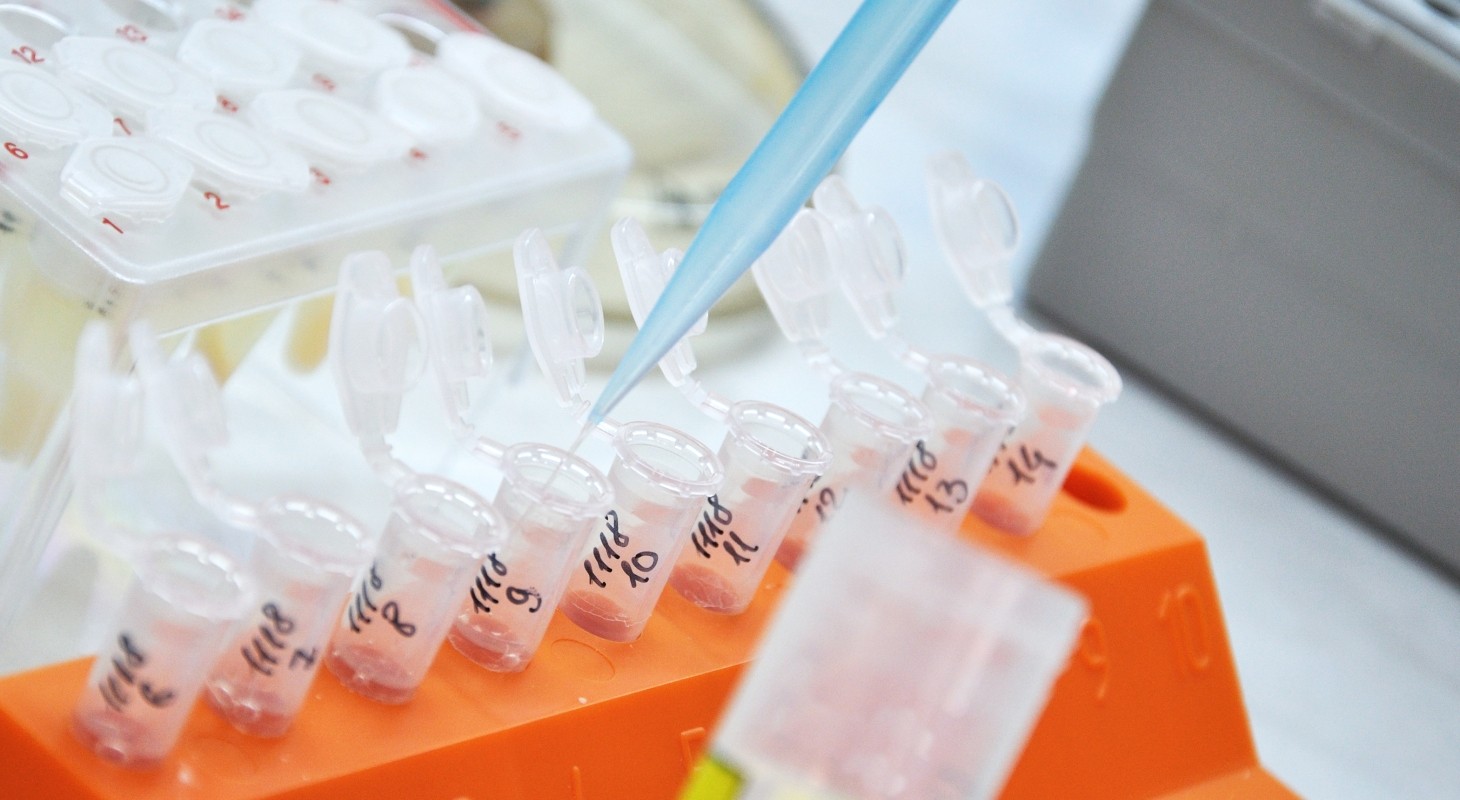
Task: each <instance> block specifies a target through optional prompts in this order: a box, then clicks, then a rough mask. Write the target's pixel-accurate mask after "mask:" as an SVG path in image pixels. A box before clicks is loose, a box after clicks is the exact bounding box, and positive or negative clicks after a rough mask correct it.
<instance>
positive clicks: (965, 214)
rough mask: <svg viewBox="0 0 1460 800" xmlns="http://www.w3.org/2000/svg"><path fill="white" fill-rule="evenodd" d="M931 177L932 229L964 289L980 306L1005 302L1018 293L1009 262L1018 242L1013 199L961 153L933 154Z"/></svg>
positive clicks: (929, 201) (929, 183)
mask: <svg viewBox="0 0 1460 800" xmlns="http://www.w3.org/2000/svg"><path fill="white" fill-rule="evenodd" d="M927 180H928V204H929V205H930V206H931V207H932V212H933V229H934V230H935V231H937V234H938V243H939V244H940V245H942V248H943V255H944V257H946V258H947V259H948V264H949V266H950V267H952V269H953V274H954V276H956V277H957V278H958V283H959V285H961V286H962V287H963V292H964V294H967V295H968V297H969V299H970V300H972V301H973V304H974V305H975V306H977V307H979V308H988V307H990V306H998V305H1007V304H1008V303H1009V302H1010V301H1011V300H1012V299H1013V297H1014V290H1013V286H1012V283H1011V280H1010V277H1009V262H1010V260H1011V259H1012V258H1013V257H1014V249H1015V248H1016V247H1018V245H1019V218H1018V216H1017V215H1016V214H1015V213H1014V204H1013V203H1011V202H1010V201H1009V197H1008V195H1006V194H1005V193H1004V190H1003V189H1002V188H1000V186H999V185H998V184H997V183H995V182H993V181H991V180H988V179H985V178H980V177H978V176H977V175H975V174H974V172H973V169H972V168H971V167H970V166H969V165H968V161H966V160H965V159H964V158H963V156H962V155H961V154H959V153H957V152H953V151H949V152H946V153H942V154H939V155H937V156H934V157H933V158H932V159H930V160H929V161H928V168H927Z"/></svg>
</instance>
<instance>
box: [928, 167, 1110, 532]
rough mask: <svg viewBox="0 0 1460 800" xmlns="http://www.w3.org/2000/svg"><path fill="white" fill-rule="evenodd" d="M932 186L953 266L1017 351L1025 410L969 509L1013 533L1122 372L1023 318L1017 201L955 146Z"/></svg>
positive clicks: (1049, 488)
mask: <svg viewBox="0 0 1460 800" xmlns="http://www.w3.org/2000/svg"><path fill="white" fill-rule="evenodd" d="M927 178H928V196H929V202H930V204H931V206H932V211H933V220H934V223H935V229H936V230H937V232H938V239H939V241H940V242H941V243H942V246H943V252H944V255H945V256H946V257H947V260H948V263H949V266H951V267H952V268H953V273H954V275H955V276H957V278H958V281H959V283H960V284H961V285H962V286H963V289H964V293H965V294H967V295H968V298H969V300H971V301H972V302H973V304H974V306H976V307H977V308H979V309H980V310H982V311H983V312H984V314H985V315H987V317H988V319H989V321H990V322H991V323H993V325H994V327H995V328H996V329H997V330H998V331H999V333H1000V334H1002V335H1003V336H1004V338H1005V339H1007V340H1008V341H1009V343H1010V344H1012V345H1013V346H1014V347H1015V348H1016V349H1017V350H1018V352H1019V384H1020V387H1021V388H1022V389H1023V391H1024V394H1025V396H1026V397H1028V399H1029V413H1028V414H1027V415H1026V416H1025V417H1024V419H1023V420H1021V421H1020V423H1019V425H1018V427H1017V428H1015V429H1014V430H1013V431H1012V432H1011V433H1010V434H1009V436H1008V438H1007V439H1006V440H1005V442H1004V446H1003V447H1002V448H1001V450H1000V453H999V455H998V456H997V457H996V458H995V460H994V465H993V469H992V471H991V472H990V473H989V475H988V477H987V478H986V479H985V480H984V482H983V484H982V486H981V487H980V488H979V491H978V495H977V497H976V499H975V500H974V505H973V510H974V512H975V513H977V514H978V515H979V516H980V517H982V518H983V519H984V520H985V521H987V522H989V523H990V524H992V525H994V526H996V527H998V528H1001V529H1003V530H1006V531H1009V532H1010V533H1019V534H1028V533H1031V532H1033V531H1034V530H1035V529H1036V528H1038V527H1039V525H1040V524H1041V523H1043V521H1044V518H1045V516H1046V515H1047V514H1048V513H1049V508H1050V505H1051V504H1052V503H1053V502H1054V497H1055V494H1056V493H1058V491H1059V488H1060V486H1061V485H1062V484H1063V483H1064V480H1065V476H1066V475H1068V474H1069V471H1070V468H1071V467H1072V466H1073V465H1074V462H1075V456H1076V455H1077V454H1078V453H1079V451H1080V448H1081V447H1082V446H1083V445H1084V443H1085V438H1086V436H1088V434H1089V432H1090V427H1091V426H1092V425H1093V424H1094V423H1095V417H1096V415H1097V414H1098V413H1099V411H1100V407H1101V406H1103V405H1105V404H1107V403H1110V402H1112V401H1114V400H1115V399H1116V398H1117V397H1118V396H1119V395H1120V388H1121V381H1120V375H1119V373H1117V372H1116V370H1115V367H1114V366H1112V365H1111V363H1110V362H1109V361H1107V360H1106V359H1105V358H1104V357H1103V356H1101V355H1100V354H1099V353H1097V352H1095V350H1093V349H1092V348H1090V347H1088V346H1086V345H1084V344H1082V343H1080V342H1077V341H1075V340H1074V339H1070V338H1068V337H1065V336H1059V335H1057V334H1052V333H1044V332H1041V331H1038V330H1036V329H1034V328H1033V327H1031V326H1030V325H1029V324H1028V323H1026V322H1024V321H1023V320H1021V319H1019V317H1018V316H1017V315H1016V314H1015V313H1014V309H1013V306H1012V304H1011V303H1012V300H1013V291H1012V286H1011V281H1010V279H1009V261H1010V259H1011V258H1012V257H1013V254H1014V250H1015V248H1016V247H1017V245H1018V242H1019V225H1018V221H1017V218H1016V216H1015V214H1014V207H1013V204H1012V203H1011V202H1010V201H1009V198H1008V196H1007V195H1005V194H1004V191H1003V190H1002V189H1000V188H999V186H998V184H996V183H994V182H993V181H990V180H987V179H982V178H979V177H978V176H977V175H975V174H974V172H973V170H972V169H971V168H970V167H969V165H968V162H967V161H965V160H964V158H963V157H962V156H961V155H959V154H958V153H953V152H950V153H944V154H941V155H939V156H936V157H934V158H933V159H932V160H931V161H930V162H929V163H928V171H927Z"/></svg>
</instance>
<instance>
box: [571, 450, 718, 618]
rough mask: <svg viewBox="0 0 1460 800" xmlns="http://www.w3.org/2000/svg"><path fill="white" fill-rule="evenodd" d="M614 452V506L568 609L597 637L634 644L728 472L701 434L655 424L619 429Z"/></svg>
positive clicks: (592, 542)
mask: <svg viewBox="0 0 1460 800" xmlns="http://www.w3.org/2000/svg"><path fill="white" fill-rule="evenodd" d="M614 450H615V453H616V458H615V459H614V462H613V465H612V466H610V467H609V470H608V481H609V484H610V485H611V486H612V487H613V496H614V508H613V509H612V510H610V511H609V512H608V513H607V514H606V515H604V520H603V524H602V526H600V530H599V533H598V536H597V537H596V538H593V537H591V536H590V538H589V539H588V542H587V544H585V545H584V547H583V550H582V553H581V555H582V568H581V569H578V570H575V571H573V573H572V577H571V578H570V579H569V582H568V591H567V594H566V595H564V597H563V604H562V612H563V616H565V617H567V618H568V619H570V620H572V621H573V622H575V623H577V625H578V627H580V628H582V629H583V630H586V631H588V632H589V633H592V634H593V635H595V636H600V637H602V638H604V639H609V640H611V641H615V642H632V641H634V640H635V639H637V638H639V635H640V634H641V633H643V631H644V626H645V625H646V624H647V623H648V621H649V615H650V613H652V612H653V610H654V605H655V604H656V603H657V602H658V601H659V595H660V594H661V593H662V592H663V591H664V587H665V586H667V585H668V584H669V580H668V576H669V574H670V571H671V570H672V569H673V565H674V563H675V561H676V560H677V559H678V558H679V554H680V551H681V550H682V549H683V548H684V546H685V543H686V542H687V541H688V540H689V539H688V533H689V529H690V525H691V523H692V521H693V519H694V515H695V513H696V512H698V511H699V510H700V508H702V507H703V505H704V501H705V498H706V497H709V496H710V495H711V494H713V493H714V492H715V491H716V490H717V489H718V488H719V487H720V482H721V481H722V480H723V479H724V477H725V473H724V470H723V469H722V468H721V466H720V462H719V461H718V460H717V459H716V458H715V454H714V453H713V452H711V451H710V449H709V448H707V447H705V446H704V445H703V444H701V443H700V442H699V441H698V440H697V439H694V438H691V437H689V436H686V435H685V434H683V433H680V432H679V431H676V430H674V429H673V428H669V427H666V426H664V425H659V424H657V423H653V422H631V423H627V424H625V425H622V426H620V427H619V429H618V432H617V434H616V435H615V437H614Z"/></svg>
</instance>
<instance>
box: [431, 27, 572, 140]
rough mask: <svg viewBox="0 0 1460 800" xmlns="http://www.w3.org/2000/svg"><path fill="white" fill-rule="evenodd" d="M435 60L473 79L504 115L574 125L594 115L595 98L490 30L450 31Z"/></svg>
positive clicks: (540, 123)
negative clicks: (496, 37)
mask: <svg viewBox="0 0 1460 800" xmlns="http://www.w3.org/2000/svg"><path fill="white" fill-rule="evenodd" d="M436 61H437V63H439V64H440V65H441V66H443V67H445V68H446V69H447V70H448V71H450V72H452V73H454V74H455V75H456V76H457V77H459V78H461V79H462V80H464V81H466V82H467V83H469V84H471V86H472V88H473V89H475V90H476V92H477V96H478V97H480V98H481V100H482V102H483V103H484V104H485V105H486V107H487V109H488V110H489V111H492V112H495V113H497V114H500V115H502V116H503V117H505V118H507V119H508V120H512V121H516V120H522V121H523V122H524V123H527V124H532V125H537V126H539V127H542V128H549V129H554V130H573V129H576V128H580V127H582V126H583V125H586V124H587V123H588V122H589V121H590V120H592V119H593V114H594V111H593V104H592V103H590V102H588V99H587V98H585V97H584V96H583V95H581V94H579V93H578V90H577V89H574V88H573V86H572V85H571V84H569V83H568V81H567V80H565V79H564V78H563V76H562V75H559V74H558V73H557V71H555V70H554V69H553V68H552V67H550V66H548V65H547V64H544V63H543V62H542V61H539V60H538V59H537V58H536V57H535V56H533V55H531V54H530V53H525V52H523V51H521V50H518V49H517V48H515V47H512V46H511V45H508V44H504V43H503V42H501V41H500V40H498V39H494V38H492V37H491V36H486V35H483V34H480V33H469V32H461V33H453V34H450V35H448V36H446V37H445V38H443V39H442V40H441V42H440V43H439V44H438V45H437V47H436Z"/></svg>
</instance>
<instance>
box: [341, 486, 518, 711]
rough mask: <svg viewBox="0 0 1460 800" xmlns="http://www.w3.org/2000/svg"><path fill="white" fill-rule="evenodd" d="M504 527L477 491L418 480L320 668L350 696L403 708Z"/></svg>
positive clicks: (401, 499)
mask: <svg viewBox="0 0 1460 800" xmlns="http://www.w3.org/2000/svg"><path fill="white" fill-rule="evenodd" d="M507 530H508V528H507V526H506V525H505V524H504V523H503V522H502V520H501V518H500V517H499V516H498V514H497V512H496V511H494V510H493V509H492V508H491V506H489V505H488V504H487V503H486V502H485V501H483V500H482V499H481V498H480V497H478V496H477V495H476V494H475V493H474V492H472V491H471V490H469V489H467V488H466V487H464V486H461V485H459V484H455V483H452V482H450V481H447V480H444V479H442V478H436V477H430V476H419V477H416V478H413V479H411V480H409V481H407V482H406V483H405V484H404V485H402V486H401V487H400V488H399V489H398V490H397V491H396V495H395V500H394V503H393V505H392V508H391V512H390V518H389V521H388V522H387V523H386V526H385V531H384V532H383V533H382V534H381V538H380V543H379V545H378V547H377V549H376V554H375V560H374V561H373V562H372V563H371V565H370V567H369V568H368V569H367V570H366V571H365V573H364V574H363V575H361V576H360V578H359V579H358V580H357V581H356V582H355V591H354V594H353V595H352V596H351V597H350V598H349V600H348V601H347V603H346V606H345V613H344V616H343V617H342V618H341V619H340V622H339V625H338V626H337V627H336V628H335V635H334V638H333V640H332V641H331V642H330V647H329V656H328V658H327V659H326V661H325V665H326V666H327V667H329V670H330V672H332V673H334V675H335V677H337V678H339V679H340V682H341V683H343V684H345V686H347V687H349V688H350V689H351V690H353V691H355V692H358V693H360V694H362V695H364V696H366V697H369V698H370V699H372V700H377V701H379V702H382V703H404V702H406V701H407V700H409V699H410V698H411V696H412V695H413V694H415V691H416V687H417V686H419V685H420V683H421V681H422V680H423V679H424V678H425V677H426V670H427V669H428V668H429V667H430V666H431V662H432V661H433V660H434V659H435V658H436V651H437V650H439V649H440V648H441V640H442V639H444V638H445V636H446V631H447V629H448V628H449V627H450V626H451V619H452V611H453V610H454V609H455V608H456V606H457V603H458V599H459V598H460V596H461V593H462V592H464V591H465V590H466V587H467V586H468V585H470V583H471V575H472V570H473V569H474V568H475V567H476V564H477V562H478V561H480V560H481V558H482V556H483V555H485V554H486V553H487V552H488V551H490V550H492V549H494V548H498V547H500V546H501V543H502V541H503V540H504V539H505V538H506V537H507Z"/></svg>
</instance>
